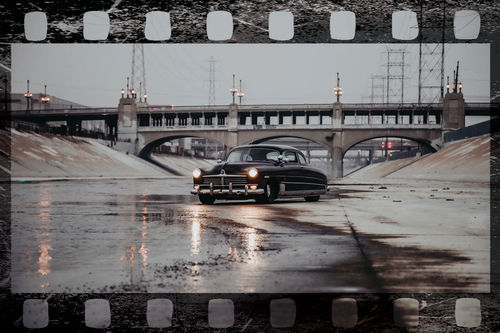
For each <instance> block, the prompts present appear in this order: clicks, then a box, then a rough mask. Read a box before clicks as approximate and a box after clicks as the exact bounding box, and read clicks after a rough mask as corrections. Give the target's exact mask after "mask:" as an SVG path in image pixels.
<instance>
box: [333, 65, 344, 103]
mask: <svg viewBox="0 0 500 333" xmlns="http://www.w3.org/2000/svg"><path fill="white" fill-rule="evenodd" d="M333 93H334V94H335V96H337V103H339V102H340V95H342V88H341V87H340V77H339V72H337V86H336V87H335V88H333Z"/></svg>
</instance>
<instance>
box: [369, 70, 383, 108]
mask: <svg viewBox="0 0 500 333" xmlns="http://www.w3.org/2000/svg"><path fill="white" fill-rule="evenodd" d="M371 80H372V86H371V87H372V93H371V95H370V103H371V104H373V103H375V100H376V99H379V101H380V103H384V101H385V100H384V97H385V76H384V75H372V76H371Z"/></svg>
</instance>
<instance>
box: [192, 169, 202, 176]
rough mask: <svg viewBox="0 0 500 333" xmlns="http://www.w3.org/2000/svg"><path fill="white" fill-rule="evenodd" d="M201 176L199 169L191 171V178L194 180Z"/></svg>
mask: <svg viewBox="0 0 500 333" xmlns="http://www.w3.org/2000/svg"><path fill="white" fill-rule="evenodd" d="M200 176H201V170H200V169H194V170H193V177H194V178H199V177H200Z"/></svg>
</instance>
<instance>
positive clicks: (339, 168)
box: [328, 131, 344, 178]
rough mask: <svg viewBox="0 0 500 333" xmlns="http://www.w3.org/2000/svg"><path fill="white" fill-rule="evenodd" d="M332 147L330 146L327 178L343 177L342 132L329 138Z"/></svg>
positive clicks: (335, 133)
mask: <svg viewBox="0 0 500 333" xmlns="http://www.w3.org/2000/svg"><path fill="white" fill-rule="evenodd" d="M330 139H331V142H332V145H331V146H330V157H331V165H330V172H329V175H328V177H329V178H342V177H344V161H343V158H344V152H343V149H342V132H340V131H339V132H334V133H333V134H332V136H331V137H330Z"/></svg>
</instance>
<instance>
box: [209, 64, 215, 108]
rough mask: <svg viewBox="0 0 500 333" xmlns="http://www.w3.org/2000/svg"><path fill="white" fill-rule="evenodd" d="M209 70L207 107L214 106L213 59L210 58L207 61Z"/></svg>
mask: <svg viewBox="0 0 500 333" xmlns="http://www.w3.org/2000/svg"><path fill="white" fill-rule="evenodd" d="M208 62H209V64H210V69H209V72H208V106H215V59H214V57H210V60H209V61H208Z"/></svg>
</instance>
